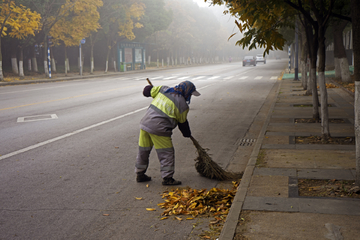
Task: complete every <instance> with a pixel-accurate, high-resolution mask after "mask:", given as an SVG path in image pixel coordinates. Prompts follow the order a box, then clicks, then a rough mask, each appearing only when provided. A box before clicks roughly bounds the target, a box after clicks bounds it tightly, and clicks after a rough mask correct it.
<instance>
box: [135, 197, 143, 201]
mask: <svg viewBox="0 0 360 240" xmlns="http://www.w3.org/2000/svg"><path fill="white" fill-rule="evenodd" d="M135 199H136V200H142V199H143V198H142V197H135Z"/></svg>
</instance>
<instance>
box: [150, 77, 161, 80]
mask: <svg viewBox="0 0 360 240" xmlns="http://www.w3.org/2000/svg"><path fill="white" fill-rule="evenodd" d="M162 77H163V76H160V77H154V78H151V80H153V79H159V78H162Z"/></svg>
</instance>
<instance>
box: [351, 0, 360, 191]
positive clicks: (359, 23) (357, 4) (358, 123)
mask: <svg viewBox="0 0 360 240" xmlns="http://www.w3.org/2000/svg"><path fill="white" fill-rule="evenodd" d="M351 21H352V29H353V50H354V77H355V142H356V182H355V184H356V185H357V186H360V42H359V41H360V1H358V0H351Z"/></svg>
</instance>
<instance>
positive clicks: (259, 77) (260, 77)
mask: <svg viewBox="0 0 360 240" xmlns="http://www.w3.org/2000/svg"><path fill="white" fill-rule="evenodd" d="M262 78H263V76H258V77H256V78H255V79H262Z"/></svg>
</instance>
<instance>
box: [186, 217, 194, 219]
mask: <svg viewBox="0 0 360 240" xmlns="http://www.w3.org/2000/svg"><path fill="white" fill-rule="evenodd" d="M192 219H194V218H191V217H189V218H186V220H192Z"/></svg>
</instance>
